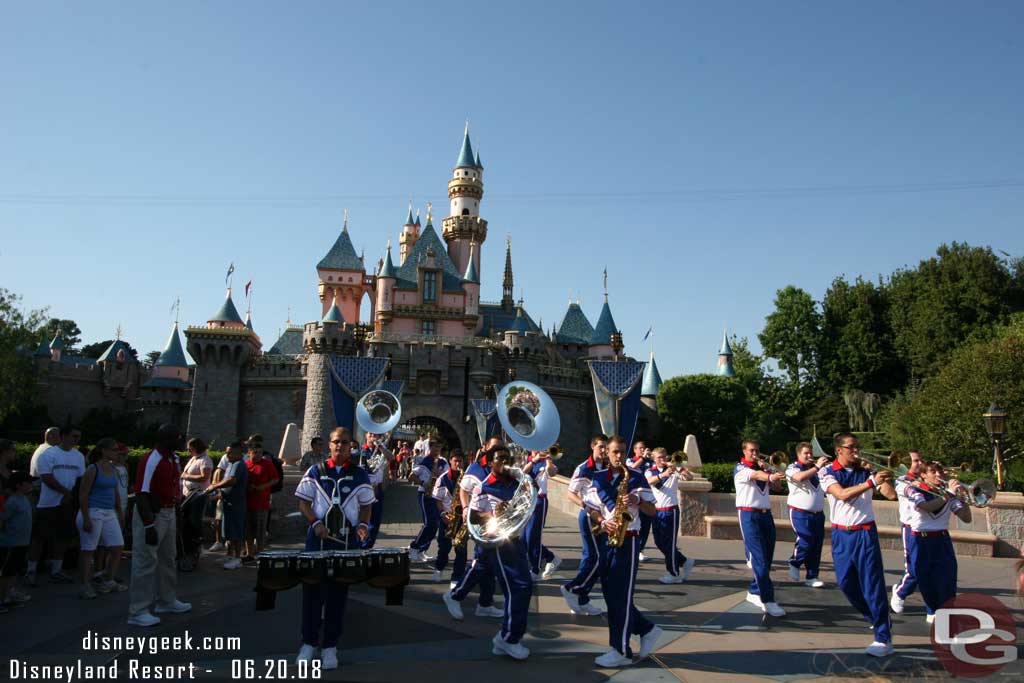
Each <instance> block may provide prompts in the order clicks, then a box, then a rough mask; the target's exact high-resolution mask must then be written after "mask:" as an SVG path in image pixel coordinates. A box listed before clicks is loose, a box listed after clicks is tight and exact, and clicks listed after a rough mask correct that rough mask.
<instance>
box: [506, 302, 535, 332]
mask: <svg viewBox="0 0 1024 683" xmlns="http://www.w3.org/2000/svg"><path fill="white" fill-rule="evenodd" d="M508 329H509V331H510V332H518V333H519V334H520V336H524V337H525V336H526V333H527V332H529V331H530V323H529V322H527V320H526V317H525V316H524V315H523V308H522V306H519V307H517V308H516V319H515V320H513V321H512V325H511V326H510V327H509V328H508Z"/></svg>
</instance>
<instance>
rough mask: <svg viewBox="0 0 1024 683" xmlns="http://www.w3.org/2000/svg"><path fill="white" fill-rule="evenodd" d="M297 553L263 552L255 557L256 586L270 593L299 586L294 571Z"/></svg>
mask: <svg viewBox="0 0 1024 683" xmlns="http://www.w3.org/2000/svg"><path fill="white" fill-rule="evenodd" d="M297 558H298V553H296V552H294V551H290V550H265V551H263V552H262V553H260V554H259V555H257V556H256V563H257V569H256V585H257V586H259V587H260V588H263V589H266V590H271V591H285V590H288V589H289V588H294V587H295V586H297V585H298V584H299V575H298V574H297V573H296V570H295V563H296V560H297Z"/></svg>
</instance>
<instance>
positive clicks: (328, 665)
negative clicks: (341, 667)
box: [320, 647, 338, 669]
mask: <svg viewBox="0 0 1024 683" xmlns="http://www.w3.org/2000/svg"><path fill="white" fill-rule="evenodd" d="M320 664H321V666H322V667H323V668H324V669H337V668H338V648H336V647H325V648H324V649H323V650H321V651H320Z"/></svg>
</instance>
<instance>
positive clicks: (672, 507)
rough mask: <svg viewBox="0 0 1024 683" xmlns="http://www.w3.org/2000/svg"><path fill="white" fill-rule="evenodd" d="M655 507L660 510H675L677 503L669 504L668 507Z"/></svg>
mask: <svg viewBox="0 0 1024 683" xmlns="http://www.w3.org/2000/svg"><path fill="white" fill-rule="evenodd" d="M654 509H655V510H657V511H658V512H668V511H669V510H675V509H676V506H675V505H669V506H668V507H667V508H654Z"/></svg>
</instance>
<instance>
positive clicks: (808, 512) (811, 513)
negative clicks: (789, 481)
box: [786, 505, 815, 515]
mask: <svg viewBox="0 0 1024 683" xmlns="http://www.w3.org/2000/svg"><path fill="white" fill-rule="evenodd" d="M786 507H788V508H789V509H790V510H796V511H797V512H806V513H807V514H809V515H813V514H815V513H813V512H811V511H810V510H804V509H803V508H798V507H796V506H795V505H787V506H786Z"/></svg>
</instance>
